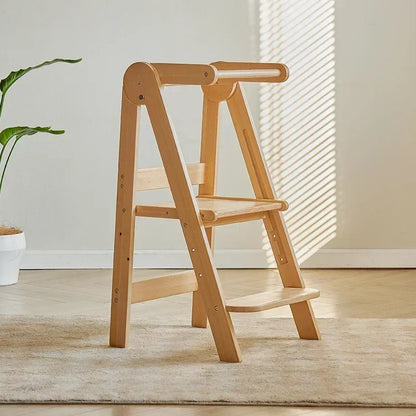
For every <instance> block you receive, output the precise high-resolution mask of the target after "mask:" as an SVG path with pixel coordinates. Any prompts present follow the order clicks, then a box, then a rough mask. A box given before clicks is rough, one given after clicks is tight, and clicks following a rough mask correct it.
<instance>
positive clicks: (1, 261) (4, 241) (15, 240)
mask: <svg viewBox="0 0 416 416" xmlns="http://www.w3.org/2000/svg"><path fill="white" fill-rule="evenodd" d="M80 61H81V59H60V58H58V59H54V60H52V61H45V62H43V63H41V64H39V65H36V66H31V67H28V68H25V69H19V70H18V71H13V72H11V73H10V74H9V75H8V76H7V77H6V78H4V79H2V80H1V81H0V93H1V99H0V117H1V115H2V112H3V105H4V98H5V96H6V93H7V91H8V90H9V89H10V87H11V86H12V85H13V84H14V83H15V82H16V81H17V80H18V79H19V78H21V77H22V76H24V75H26V74H27V73H28V72H30V71H32V70H34V69H37V68H41V67H43V66H46V65H51V64H54V63H57V62H65V63H70V64H73V63H76V62H80ZM36 133H49V134H63V133H65V131H64V130H52V129H51V127H40V126H38V127H29V126H16V127H7V128H5V129H4V130H2V131H1V132H0V146H1V150H0V195H1V190H2V187H3V181H4V176H5V173H6V169H7V166H8V164H9V161H10V157H11V155H12V153H13V150H14V149H15V147H16V144H17V142H18V141H19V140H20V139H21V138H22V137H23V136H31V135H33V134H36ZM25 248H26V241H25V234H24V232H23V231H22V230H20V229H18V228H15V227H8V226H5V225H0V286H2V285H11V284H14V283H17V279H18V277H19V270H20V262H21V259H22V255H23V251H24V249H25Z"/></svg>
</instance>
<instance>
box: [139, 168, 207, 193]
mask: <svg viewBox="0 0 416 416" xmlns="http://www.w3.org/2000/svg"><path fill="white" fill-rule="evenodd" d="M186 168H187V170H188V175H189V178H190V180H191V183H192V184H193V185H200V184H203V183H204V182H205V164H204V163H193V164H189V165H186ZM162 188H169V181H168V177H167V176H166V172H165V169H164V168H163V167H160V168H142V169H137V171H136V190H137V191H146V190H151V189H162Z"/></svg>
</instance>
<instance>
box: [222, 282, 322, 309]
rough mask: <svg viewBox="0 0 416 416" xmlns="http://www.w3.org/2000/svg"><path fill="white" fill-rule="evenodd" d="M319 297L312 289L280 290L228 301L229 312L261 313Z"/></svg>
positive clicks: (316, 291)
mask: <svg viewBox="0 0 416 416" xmlns="http://www.w3.org/2000/svg"><path fill="white" fill-rule="evenodd" d="M317 297H319V290H316V289H311V288H307V289H306V288H279V289H274V290H271V291H268V292H260V293H254V294H252V295H246V296H242V297H239V298H234V299H230V300H227V301H226V305H227V310H228V311H229V312H260V311H266V310H268V309H273V308H278V307H280V306H285V305H292V304H294V303H299V302H302V301H305V300H309V299H314V298H317Z"/></svg>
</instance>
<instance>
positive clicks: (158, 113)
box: [124, 62, 241, 362]
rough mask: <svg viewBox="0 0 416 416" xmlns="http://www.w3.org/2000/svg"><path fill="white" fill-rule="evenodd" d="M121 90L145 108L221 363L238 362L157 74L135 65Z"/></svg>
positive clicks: (233, 339) (226, 312)
mask: <svg viewBox="0 0 416 416" xmlns="http://www.w3.org/2000/svg"><path fill="white" fill-rule="evenodd" d="M124 88H125V91H126V95H127V98H128V99H129V101H131V102H132V103H135V104H136V105H145V106H146V108H147V112H148V114H149V118H150V122H151V125H152V128H153V132H154V134H155V137H156V142H157V145H158V148H159V152H160V155H161V158H162V162H163V166H164V168H165V171H166V174H167V177H168V181H169V186H170V189H171V192H172V196H173V199H174V202H175V206H176V209H177V212H178V215H179V219H180V222H181V226H182V230H183V233H184V237H185V241H186V244H187V247H188V251H189V254H190V257H191V261H192V264H193V268H194V271H195V275H196V276H197V281H198V287H199V292H200V294H201V297H202V299H203V304H204V307H205V311H206V313H207V316H208V319H209V322H210V326H211V331H212V334H213V337H214V341H215V345H216V347H217V351H218V355H219V357H220V360H222V361H227V362H240V361H241V353H240V349H239V346H238V342H237V339H236V337H235V333H234V327H233V324H232V321H231V318H230V315H229V312H228V311H227V310H226V307H225V302H224V296H223V294H222V289H221V284H220V281H219V277H218V274H217V270H216V268H215V266H214V263H213V258H212V253H211V248H210V244H209V241H208V237H207V234H206V231H205V228H204V226H203V224H202V221H201V218H200V214H199V209H198V206H197V203H196V199H195V196H194V195H193V191H192V185H191V181H190V178H189V174H188V172H187V169H186V165H185V162H184V159H183V156H182V153H181V151H180V148H179V146H178V142H177V138H176V135H175V132H174V130H173V128H172V125H171V122H170V120H169V116H168V114H167V112H166V108H165V105H164V101H163V98H162V95H161V82H160V80H159V77H158V74H157V72H156V70H155V69H154V68H153V67H152V65H151V64H147V63H142V62H140V63H135V64H133V65H131V66H130V67H129V68H128V69H127V71H126V74H125V76H124ZM130 151H131V150H130ZM130 296H131V295H130Z"/></svg>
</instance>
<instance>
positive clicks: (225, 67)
mask: <svg viewBox="0 0 416 416" xmlns="http://www.w3.org/2000/svg"><path fill="white" fill-rule="evenodd" d="M211 65H213V66H214V67H215V68H217V70H218V84H227V83H234V82H237V81H242V82H250V81H254V82H284V81H286V80H287V79H288V77H289V70H288V68H287V66H286V65H284V64H280V63H266V62H264V63H263V62H223V61H220V62H214V63H212V64H211Z"/></svg>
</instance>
